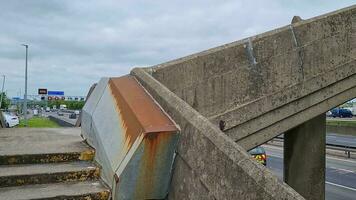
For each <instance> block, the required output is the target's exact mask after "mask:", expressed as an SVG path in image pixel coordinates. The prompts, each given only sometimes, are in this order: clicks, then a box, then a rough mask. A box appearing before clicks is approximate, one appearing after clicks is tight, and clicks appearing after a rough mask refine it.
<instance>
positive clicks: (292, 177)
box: [284, 114, 326, 200]
mask: <svg viewBox="0 0 356 200" xmlns="http://www.w3.org/2000/svg"><path fill="white" fill-rule="evenodd" d="M325 124H326V117H325V114H321V115H319V116H317V117H315V118H313V119H311V120H309V121H307V122H305V123H303V124H301V125H299V126H297V127H295V128H293V129H291V130H289V131H287V132H286V133H285V134H284V181H285V182H286V183H287V184H288V185H289V186H291V187H292V188H293V189H294V190H296V191H297V192H298V193H299V194H301V195H302V196H303V197H304V198H306V199H313V200H314V199H315V200H316V199H325V131H326V128H325Z"/></svg>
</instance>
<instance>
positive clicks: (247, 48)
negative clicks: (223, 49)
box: [244, 38, 257, 66]
mask: <svg viewBox="0 0 356 200" xmlns="http://www.w3.org/2000/svg"><path fill="white" fill-rule="evenodd" d="M244 48H245V52H246V54H247V57H248V60H249V62H250V64H251V65H253V66H255V65H256V64H257V61H256V58H255V56H254V54H253V46H252V41H251V38H248V39H247V41H246V42H245V44H244Z"/></svg>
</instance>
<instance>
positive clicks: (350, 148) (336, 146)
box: [273, 136, 356, 158]
mask: <svg viewBox="0 0 356 200" xmlns="http://www.w3.org/2000/svg"><path fill="white" fill-rule="evenodd" d="M273 140H275V141H280V142H283V141H284V138H283V136H277V137H275V138H273ZM326 148H327V149H331V150H337V151H343V152H345V154H346V155H347V158H351V153H356V147H355V146H348V145H340V144H334V143H330V142H327V143H326Z"/></svg>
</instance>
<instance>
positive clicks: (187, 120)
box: [131, 68, 303, 200]
mask: <svg viewBox="0 0 356 200" xmlns="http://www.w3.org/2000/svg"><path fill="white" fill-rule="evenodd" d="M131 74H132V75H134V76H135V77H137V79H138V80H139V81H140V82H141V84H142V85H143V86H144V87H145V88H146V89H147V90H148V91H149V93H150V94H151V95H152V96H153V97H154V99H155V100H156V101H158V103H159V104H160V105H161V106H162V108H163V109H164V110H165V111H166V112H167V113H168V114H169V115H170V116H171V117H172V118H173V119H174V120H175V122H176V123H177V124H179V126H180V127H181V129H182V130H181V136H180V143H179V145H178V149H177V157H176V160H175V165H174V170H173V179H172V182H171V188H170V192H169V196H168V199H246V200H248V199H303V197H301V196H300V195H299V194H298V193H296V192H295V191H294V190H293V189H292V188H290V187H289V186H288V185H286V184H285V183H283V182H280V181H279V180H278V179H277V177H275V176H273V175H272V173H271V172H270V171H269V170H268V169H267V168H265V167H263V166H262V165H260V164H258V163H257V162H256V161H255V160H253V159H251V157H250V155H249V154H248V153H247V152H246V151H245V150H244V149H242V148H241V147H239V146H238V145H236V143H234V142H233V141H232V140H231V139H230V138H228V137H227V136H226V135H225V134H224V133H223V132H221V131H220V130H219V129H218V127H216V126H214V125H213V124H211V123H210V122H209V120H208V119H206V118H205V117H204V116H202V115H201V114H200V113H198V112H197V111H196V110H194V109H193V108H192V107H191V106H190V105H188V104H187V103H186V102H184V101H183V100H182V99H180V98H179V97H178V96H177V95H175V94H174V93H172V92H171V91H170V90H169V89H168V88H167V87H165V86H164V85H162V84H161V83H160V82H158V81H157V80H155V79H154V78H153V77H152V76H150V75H149V74H148V73H147V72H146V71H145V70H144V69H138V68H137V69H134V70H133V71H132V72H131Z"/></svg>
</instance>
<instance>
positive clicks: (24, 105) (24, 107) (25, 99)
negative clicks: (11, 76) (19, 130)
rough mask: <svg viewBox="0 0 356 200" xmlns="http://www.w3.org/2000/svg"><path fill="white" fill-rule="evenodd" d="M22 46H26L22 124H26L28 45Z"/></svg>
mask: <svg viewBox="0 0 356 200" xmlns="http://www.w3.org/2000/svg"><path fill="white" fill-rule="evenodd" d="M22 46H24V47H26V63H25V95H24V104H23V110H24V122H25V123H24V125H25V126H27V57H28V45H27V44H22Z"/></svg>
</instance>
